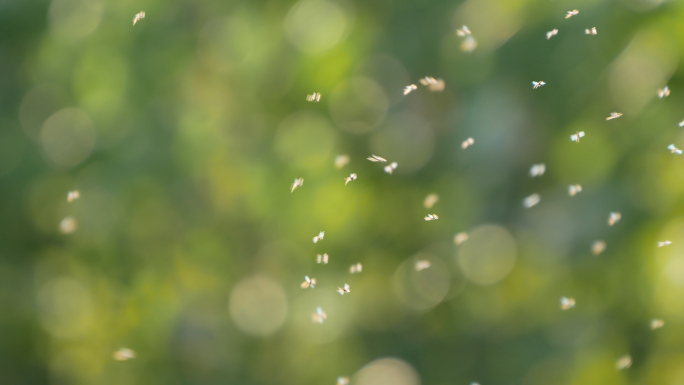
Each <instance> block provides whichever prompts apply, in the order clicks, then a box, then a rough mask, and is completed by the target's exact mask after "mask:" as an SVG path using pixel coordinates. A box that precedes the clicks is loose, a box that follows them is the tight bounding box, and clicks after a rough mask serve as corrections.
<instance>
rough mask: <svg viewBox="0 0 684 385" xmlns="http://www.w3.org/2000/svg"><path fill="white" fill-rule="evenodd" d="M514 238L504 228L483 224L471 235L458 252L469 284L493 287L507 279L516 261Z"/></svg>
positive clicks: (459, 262)
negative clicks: (492, 285)
mask: <svg viewBox="0 0 684 385" xmlns="http://www.w3.org/2000/svg"><path fill="white" fill-rule="evenodd" d="M517 254H518V252H517V246H516V242H515V239H514V238H513V236H512V235H511V233H509V232H508V230H506V229H504V228H503V227H501V226H496V225H484V226H480V227H478V228H476V229H474V230H473V231H471V232H470V233H468V241H467V242H465V243H464V244H462V245H461V246H460V247H459V249H458V257H457V261H458V265H459V267H460V268H461V271H463V274H464V275H465V276H466V278H468V280H469V281H471V282H473V283H475V284H478V285H491V284H494V283H496V282H499V281H500V280H502V279H503V278H504V277H506V276H507V275H508V274H509V273H510V272H511V270H513V267H514V266H515V261H516V258H517Z"/></svg>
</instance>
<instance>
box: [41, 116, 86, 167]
mask: <svg viewBox="0 0 684 385" xmlns="http://www.w3.org/2000/svg"><path fill="white" fill-rule="evenodd" d="M40 141H41V144H42V145H43V150H44V151H45V155H46V156H47V158H48V159H49V160H50V161H51V162H52V163H54V164H55V165H57V166H60V167H73V166H76V165H78V164H79V163H81V162H83V161H84V160H85V159H86V158H87V157H88V156H89V155H90V153H91V151H92V150H93V147H94V146H95V129H94V128H93V123H92V122H91V121H90V118H89V117H88V115H86V113H85V112H83V111H81V110H79V109H78V108H65V109H63V110H60V111H57V112H55V113H54V114H53V115H52V116H50V117H49V118H48V119H47V120H46V121H45V124H43V130H42V131H41V133H40Z"/></svg>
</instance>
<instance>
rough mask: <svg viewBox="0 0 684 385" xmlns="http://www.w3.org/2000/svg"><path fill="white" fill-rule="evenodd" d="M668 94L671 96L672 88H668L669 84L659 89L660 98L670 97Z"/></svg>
mask: <svg viewBox="0 0 684 385" xmlns="http://www.w3.org/2000/svg"><path fill="white" fill-rule="evenodd" d="M668 96H670V89H669V88H667V86H665V87H663V88H661V89H659V90H658V97H659V98H660V99H662V98H666V97H668Z"/></svg>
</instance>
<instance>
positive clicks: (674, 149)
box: [667, 144, 682, 155]
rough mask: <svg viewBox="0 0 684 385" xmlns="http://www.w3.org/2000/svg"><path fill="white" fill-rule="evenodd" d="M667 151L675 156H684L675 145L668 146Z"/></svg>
mask: <svg viewBox="0 0 684 385" xmlns="http://www.w3.org/2000/svg"><path fill="white" fill-rule="evenodd" d="M667 149H668V150H670V152H671V153H673V154H677V155H682V150H680V149H678V148H677V147H675V145H674V144H671V145H669V146H667Z"/></svg>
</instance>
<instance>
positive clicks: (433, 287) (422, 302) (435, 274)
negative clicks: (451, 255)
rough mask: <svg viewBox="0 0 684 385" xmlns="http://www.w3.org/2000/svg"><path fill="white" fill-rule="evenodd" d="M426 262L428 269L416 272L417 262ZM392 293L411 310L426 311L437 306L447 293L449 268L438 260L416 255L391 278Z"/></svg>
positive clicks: (449, 279)
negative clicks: (428, 264) (428, 263)
mask: <svg viewBox="0 0 684 385" xmlns="http://www.w3.org/2000/svg"><path fill="white" fill-rule="evenodd" d="M420 260H426V261H429V262H430V267H429V268H427V269H425V270H421V271H416V269H415V264H416V262H417V261H420ZM392 287H393V289H394V293H395V294H396V295H397V296H398V297H399V298H400V299H401V301H402V302H403V303H404V304H405V305H406V306H407V307H409V308H411V309H413V310H427V309H430V308H433V307H435V306H437V305H438V304H439V303H440V302H442V300H443V299H444V297H445V296H446V295H447V293H448V292H449V288H450V287H451V274H450V272H449V266H448V265H447V264H446V263H444V262H443V261H442V260H441V259H440V258H438V257H436V256H434V255H431V254H427V253H418V254H416V255H414V256H412V257H410V258H407V259H406V260H405V261H404V262H403V263H402V264H401V265H399V267H398V268H397V270H395V272H394V275H393V276H392Z"/></svg>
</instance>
